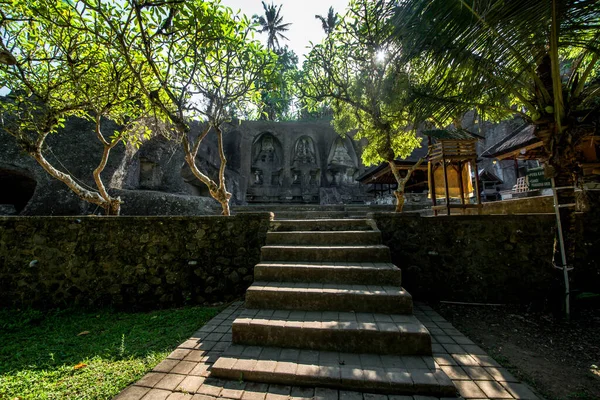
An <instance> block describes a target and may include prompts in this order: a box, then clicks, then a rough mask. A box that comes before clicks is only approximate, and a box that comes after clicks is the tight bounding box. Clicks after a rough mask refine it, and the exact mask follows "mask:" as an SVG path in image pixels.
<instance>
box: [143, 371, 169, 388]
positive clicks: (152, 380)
mask: <svg viewBox="0 0 600 400" xmlns="http://www.w3.org/2000/svg"><path fill="white" fill-rule="evenodd" d="M165 375H166V374H164V373H162V372H148V373H147V374H146V375H144V376H143V377H142V379H140V380H139V381H137V382H136V383H135V384H136V386H145V387H149V388H152V387H154V386H155V385H156V384H157V383H158V382H159V381H160V380H161V379H162V378H164V377H165Z"/></svg>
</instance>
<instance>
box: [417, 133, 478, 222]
mask: <svg viewBox="0 0 600 400" xmlns="http://www.w3.org/2000/svg"><path fill="white" fill-rule="evenodd" d="M423 134H424V135H426V136H427V137H428V141H429V190H430V195H431V200H432V201H433V207H432V209H433V212H434V215H438V212H439V211H442V210H445V211H446V213H447V215H450V214H451V210H452V209H459V210H461V212H462V213H464V212H465V210H466V209H467V208H478V209H479V210H481V207H482V205H481V190H480V182H479V171H478V169H477V149H476V144H477V141H478V140H479V139H480V137H479V136H478V135H475V134H473V133H471V132H468V131H466V130H464V129H453V130H449V129H448V130H446V129H443V130H442V129H439V130H429V131H425V132H423ZM471 171H473V172H474V173H475V188H474V190H475V197H476V199H477V203H476V204H471V203H470V201H469V197H470V196H471V193H472V192H473V184H472V182H471ZM440 178H441V179H440ZM440 180H441V181H442V182H443V184H440ZM440 195H442V196H440ZM438 196H439V197H440V198H443V199H445V204H443V205H438V204H437V199H438ZM451 198H459V199H460V204H457V203H452V202H451V201H450V199H451Z"/></svg>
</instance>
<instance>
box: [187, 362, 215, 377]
mask: <svg viewBox="0 0 600 400" xmlns="http://www.w3.org/2000/svg"><path fill="white" fill-rule="evenodd" d="M209 367H210V365H208V364H203V363H199V364H196V366H195V367H194V368H193V369H192V370H191V371H190V373H189V375H195V376H202V377H207V376H208V374H209Z"/></svg>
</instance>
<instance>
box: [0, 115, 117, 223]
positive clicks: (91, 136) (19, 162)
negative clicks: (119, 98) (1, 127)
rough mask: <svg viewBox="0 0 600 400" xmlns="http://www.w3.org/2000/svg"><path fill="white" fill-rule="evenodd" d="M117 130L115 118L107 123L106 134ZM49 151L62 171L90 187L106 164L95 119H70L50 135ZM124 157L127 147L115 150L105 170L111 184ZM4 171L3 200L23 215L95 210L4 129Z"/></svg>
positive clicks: (0, 163) (0, 147) (0, 165)
mask: <svg viewBox="0 0 600 400" xmlns="http://www.w3.org/2000/svg"><path fill="white" fill-rule="evenodd" d="M115 129H117V126H116V125H115V124H114V123H112V122H110V121H106V123H105V124H104V127H103V130H104V133H105V135H106V136H110V135H112V132H113V131H114V130H115ZM44 154H45V156H46V158H47V159H48V160H49V161H50V162H51V163H52V164H53V165H54V166H55V167H56V168H58V169H59V170H62V171H68V172H69V173H71V174H72V176H74V177H75V178H76V179H77V180H78V181H79V182H80V183H81V184H83V185H85V186H90V187H95V184H94V180H93V176H92V172H93V170H94V169H95V168H96V167H97V165H98V163H99V162H100V159H101V156H102V145H101V144H100V142H99V141H98V139H97V138H96V136H95V133H94V125H93V124H92V123H90V122H88V121H85V120H83V119H79V118H73V119H70V120H69V121H67V123H66V126H65V128H64V129H63V130H61V131H59V132H57V133H56V134H54V135H50V136H49V137H48V139H47V146H46V150H45V153H44ZM124 155H125V148H124V146H122V145H118V146H116V147H115V148H114V149H113V151H112V152H111V156H110V158H109V160H108V164H107V165H106V169H105V170H104V173H103V174H102V176H103V178H104V181H105V184H107V185H108V182H109V181H110V177H111V176H112V175H113V174H114V172H115V170H116V169H117V167H118V165H119V163H120V160H121V159H122V158H123V157H124ZM0 171H3V172H0V192H1V193H3V194H5V193H8V194H5V195H4V196H5V197H3V199H2V200H1V202H7V203H3V204H9V205H11V204H12V205H13V206H14V208H15V209H16V210H17V212H18V213H19V214H20V215H81V214H86V213H88V212H92V211H93V209H92V210H90V208H91V206H90V205H89V204H88V203H86V202H84V201H83V200H81V199H79V197H77V196H76V195H75V194H74V193H73V192H71V190H70V189H68V188H67V187H66V186H65V184H63V183H62V182H59V181H58V180H56V179H54V178H52V177H51V176H50V175H48V173H46V171H44V170H43V169H42V167H40V166H39V165H38V164H37V162H36V161H35V160H34V159H33V158H31V157H30V156H28V155H27V154H25V153H24V152H23V151H22V150H21V149H20V148H19V146H18V145H17V143H16V141H15V139H14V138H13V137H12V136H10V135H8V134H6V133H4V132H0ZM3 178H4V179H3ZM32 181H33V182H34V183H33V182H32ZM31 189H33V193H32V194H31ZM27 197H29V199H28V200H27V201H26V200H25V199H26V198H27ZM25 201H26V203H25V204H23V203H24V202H25ZM93 208H95V206H94V207H93Z"/></svg>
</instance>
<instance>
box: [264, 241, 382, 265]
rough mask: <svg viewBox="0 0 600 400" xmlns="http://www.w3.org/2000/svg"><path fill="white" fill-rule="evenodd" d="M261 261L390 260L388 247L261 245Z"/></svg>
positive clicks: (378, 261) (379, 261)
mask: <svg viewBox="0 0 600 400" xmlns="http://www.w3.org/2000/svg"><path fill="white" fill-rule="evenodd" d="M260 253H261V261H311V262H331V261H334V262H337V261H340V262H374V263H375V262H376V263H381V262H390V261H391V254H390V249H389V247H387V246H383V245H372V246H263V247H262V248H261V250H260Z"/></svg>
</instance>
